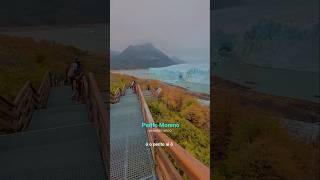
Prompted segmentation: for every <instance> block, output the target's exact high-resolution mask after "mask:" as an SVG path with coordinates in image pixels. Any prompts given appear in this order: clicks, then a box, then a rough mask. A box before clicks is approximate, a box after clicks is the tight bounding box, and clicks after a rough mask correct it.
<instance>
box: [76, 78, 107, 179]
mask: <svg viewBox="0 0 320 180" xmlns="http://www.w3.org/2000/svg"><path fill="white" fill-rule="evenodd" d="M82 89H83V90H82V92H81V96H82V97H83V99H84V101H85V102H86V104H87V105H88V108H89V115H90V117H89V118H90V120H91V121H92V122H93V123H94V125H95V127H96V132H97V137H98V142H99V144H100V148H101V156H102V158H103V161H104V164H105V168H106V173H107V175H108V176H109V173H108V172H109V171H108V163H109V159H108V156H107V155H108V154H109V148H108V144H109V142H110V140H109V133H108V132H107V130H108V129H109V124H108V121H109V116H108V113H107V111H106V107H105V105H104V103H103V101H102V98H101V93H100V91H99V88H98V85H97V83H96V80H95V78H94V75H93V74H92V73H89V75H88V77H86V76H83V78H82Z"/></svg>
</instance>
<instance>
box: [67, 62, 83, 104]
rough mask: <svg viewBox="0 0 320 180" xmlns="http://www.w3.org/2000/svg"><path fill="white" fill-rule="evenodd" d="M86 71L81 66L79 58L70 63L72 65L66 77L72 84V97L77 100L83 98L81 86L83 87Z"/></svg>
mask: <svg viewBox="0 0 320 180" xmlns="http://www.w3.org/2000/svg"><path fill="white" fill-rule="evenodd" d="M83 75H84V73H83V70H82V67H81V63H80V61H79V58H78V57H76V58H75V60H74V62H73V63H71V64H70V66H69V67H68V68H67V70H66V77H67V80H68V82H69V83H70V85H71V89H72V91H73V93H72V99H75V100H77V101H80V100H81V93H82V92H81V90H82V89H81V88H82V77H83Z"/></svg>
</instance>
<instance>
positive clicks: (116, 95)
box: [110, 84, 126, 104]
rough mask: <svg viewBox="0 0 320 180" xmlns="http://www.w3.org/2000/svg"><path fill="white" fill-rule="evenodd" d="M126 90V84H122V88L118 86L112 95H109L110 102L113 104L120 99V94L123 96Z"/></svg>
mask: <svg viewBox="0 0 320 180" xmlns="http://www.w3.org/2000/svg"><path fill="white" fill-rule="evenodd" d="M125 92H126V84H123V86H122V88H120V87H118V88H117V89H116V91H115V93H114V94H113V95H111V97H110V103H111V104H115V103H118V102H119V101H120V98H121V96H124V95H125Z"/></svg>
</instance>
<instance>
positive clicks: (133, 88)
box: [130, 80, 136, 92]
mask: <svg viewBox="0 0 320 180" xmlns="http://www.w3.org/2000/svg"><path fill="white" fill-rule="evenodd" d="M130 88H131V89H132V90H133V92H136V81H135V80H133V81H132V83H131V85H130Z"/></svg>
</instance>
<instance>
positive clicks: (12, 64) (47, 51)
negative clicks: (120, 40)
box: [0, 35, 108, 100]
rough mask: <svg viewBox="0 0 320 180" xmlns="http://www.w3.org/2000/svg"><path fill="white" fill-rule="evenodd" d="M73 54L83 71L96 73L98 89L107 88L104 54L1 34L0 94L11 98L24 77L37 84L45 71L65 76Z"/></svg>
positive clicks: (23, 80)
mask: <svg viewBox="0 0 320 180" xmlns="http://www.w3.org/2000/svg"><path fill="white" fill-rule="evenodd" d="M76 55H80V61H81V62H82V64H83V66H84V69H85V70H86V71H93V72H95V74H96V78H97V81H98V84H99V86H100V88H101V89H106V87H107V86H106V81H105V79H106V77H107V73H108V70H107V68H106V66H105V62H106V61H105V57H106V56H102V55H101V56H99V55H93V54H84V52H83V51H81V50H79V49H76V48H74V47H71V46H64V45H61V44H57V43H53V42H48V41H40V42H37V41H34V40H33V39H31V38H16V37H8V36H4V35H0V83H1V86H0V95H1V96H4V97H6V98H8V99H10V100H13V99H14V98H15V96H16V94H17V93H18V91H19V90H20V89H21V87H22V86H23V84H24V83H25V82H26V81H27V80H31V81H32V82H33V84H35V86H38V85H39V84H40V82H41V79H42V77H43V75H44V72H45V71H47V70H51V71H54V72H56V73H58V74H60V75H61V76H64V72H65V69H66V67H67V65H68V64H69V63H70V62H71V61H72V59H73V58H74V57H75V56H76Z"/></svg>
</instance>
